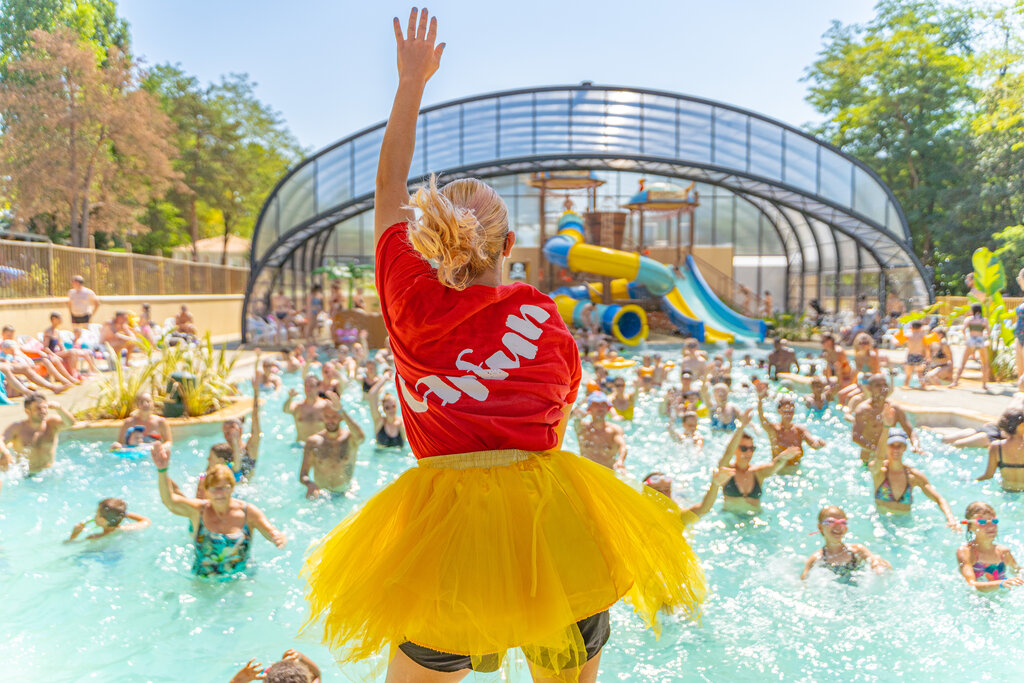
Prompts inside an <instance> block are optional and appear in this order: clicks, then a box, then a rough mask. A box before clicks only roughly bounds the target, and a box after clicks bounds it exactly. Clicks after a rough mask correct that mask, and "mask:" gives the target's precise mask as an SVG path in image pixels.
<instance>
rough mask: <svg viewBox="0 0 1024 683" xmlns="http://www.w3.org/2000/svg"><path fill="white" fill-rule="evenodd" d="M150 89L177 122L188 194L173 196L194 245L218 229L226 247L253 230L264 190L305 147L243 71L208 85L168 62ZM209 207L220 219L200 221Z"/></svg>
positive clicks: (181, 167) (151, 81) (154, 76)
mask: <svg viewBox="0 0 1024 683" xmlns="http://www.w3.org/2000/svg"><path fill="white" fill-rule="evenodd" d="M146 87H147V89H148V90H149V91H150V92H153V93H154V94H156V95H158V96H159V98H160V102H161V106H162V108H163V110H164V111H165V112H166V113H167V114H168V116H170V118H171V120H172V121H174V123H175V124H176V127H177V135H176V136H175V145H176V146H177V148H178V150H179V156H178V160H177V162H176V168H177V170H178V171H179V172H180V173H181V174H182V176H183V180H184V184H185V186H187V188H188V192H187V193H184V194H178V195H176V196H175V197H173V198H172V201H174V202H175V203H178V204H179V205H180V206H181V209H182V214H183V215H184V216H185V217H186V220H187V223H188V225H189V232H190V235H191V239H192V242H193V245H194V244H195V242H196V241H198V240H199V238H200V236H201V233H204V232H212V231H213V229H215V228H216V229H217V230H218V232H220V233H221V234H223V235H224V244H225V249H226V246H227V241H228V238H229V236H230V235H232V234H239V235H243V236H249V235H251V234H252V230H253V223H254V221H255V219H256V216H257V215H258V213H259V209H260V207H261V206H262V203H263V201H264V199H265V198H266V195H267V194H269V192H270V190H271V189H272V188H273V186H274V183H275V182H277V179H278V178H280V177H281V175H283V174H284V172H285V171H287V169H288V168H289V166H291V164H293V163H294V162H295V161H296V160H297V159H298V158H299V156H300V155H301V153H302V150H301V149H300V148H299V145H298V143H297V142H296V141H295V138H294V137H293V136H292V134H291V133H290V132H289V131H288V129H287V127H286V126H285V124H284V123H283V121H282V120H281V117H280V115H279V114H278V113H277V112H275V111H274V110H273V109H271V108H270V107H268V106H267V105H266V104H264V103H262V102H261V101H260V100H259V99H258V98H257V97H256V95H255V84H254V83H252V82H251V81H250V80H249V78H248V76H246V75H244V74H232V75H230V76H226V77H223V78H221V80H220V82H218V83H215V84H212V85H209V86H206V87H203V86H201V85H200V84H199V82H198V81H197V80H196V79H195V78H194V77H192V76H190V75H188V74H186V73H185V72H184V71H182V70H181V68H180V67H178V66H172V65H163V66H158V67H156V68H155V69H153V71H152V72H151V74H150V76H149V78H148V79H147V83H146ZM204 207H208V208H210V209H214V210H215V211H216V213H217V215H219V217H220V221H219V225H217V226H211V225H207V226H202V225H201V223H202V221H201V218H200V217H201V215H202V213H203V208H204ZM226 260H227V252H226V250H225V252H224V253H223V255H222V261H223V262H226Z"/></svg>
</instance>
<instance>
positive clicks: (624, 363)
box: [597, 358, 636, 370]
mask: <svg viewBox="0 0 1024 683" xmlns="http://www.w3.org/2000/svg"><path fill="white" fill-rule="evenodd" d="M597 364H598V365H600V366H603V367H606V368H608V369H609V370H615V369H616V368H631V367H633V366H634V365H636V361H635V360H629V359H628V358H611V359H606V360H599V361H597Z"/></svg>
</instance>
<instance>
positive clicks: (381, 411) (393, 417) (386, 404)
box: [366, 370, 405, 448]
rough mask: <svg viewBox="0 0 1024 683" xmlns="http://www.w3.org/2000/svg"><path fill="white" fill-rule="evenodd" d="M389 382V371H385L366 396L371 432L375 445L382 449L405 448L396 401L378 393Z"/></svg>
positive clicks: (403, 429)
mask: <svg viewBox="0 0 1024 683" xmlns="http://www.w3.org/2000/svg"><path fill="white" fill-rule="evenodd" d="M389 381H391V371H390V370H385V371H384V374H383V375H381V376H380V377H378V378H377V381H376V382H374V383H373V386H372V387H371V388H370V391H369V392H367V394H366V400H367V401H368V402H369V404H370V415H371V416H372V417H373V432H374V434H376V438H377V445H378V446H381V447H383V448H403V447H405V425H404V424H403V423H402V418H401V417H399V415H398V400H397V399H395V397H394V396H392V395H391V394H384V396H383V398H381V396H380V392H381V391H383V389H384V385H385V384H387V383H388V382H389Z"/></svg>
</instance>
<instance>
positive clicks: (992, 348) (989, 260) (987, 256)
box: [900, 247, 1015, 380]
mask: <svg viewBox="0 0 1024 683" xmlns="http://www.w3.org/2000/svg"><path fill="white" fill-rule="evenodd" d="M971 263H972V265H973V266H974V286H975V287H976V288H977V289H978V291H980V292H981V293H982V294H984V295H985V299H984V300H983V301H979V300H978V299H977V298H976V297H974V296H973V295H970V294H969V295H968V299H969V301H968V303H966V304H964V305H963V306H958V307H957V308H955V309H953V310H952V311H950V313H949V314H948V315H947V316H946V326H947V327H949V326H952V325H954V324H956V322H957V321H958V320H959V319H961V318H963V317H965V316H966V315H968V314H969V313H970V311H971V306H973V305H974V304H980V305H981V314H982V315H983V316H984V317H985V319H986V320H987V321H988V325H989V328H990V329H991V330H992V331H993V332H994V333H995V334H993V335H990V336H989V338H988V354H989V358H990V359H992V361H993V362H992V364H991V368H992V372H993V373H994V374H996V377H995V378H994V379H1000V380H1003V379H1012V378H1013V373H1012V371H1011V372H1010V374H1009V375H1005V376H1004V375H1003V373H1002V372H1000V371H998V369H997V368H1002V367H1003V365H1002V364H1000V365H998V366H997V364H996V363H995V360H996V358H997V357H999V355H1000V351H1001V350H1003V349H1006V348H1010V347H1012V346H1013V326H1012V321H1013V320H1014V319H1015V315H1014V313H1013V311H1012V310H1011V311H1008V310H1007V309H1006V302H1005V301H1004V300H1003V290H1004V289H1005V288H1006V271H1005V270H1004V269H1003V264H1002V263H1000V262H999V259H998V258H997V257H996V255H995V254H994V253H992V251H991V250H989V249H987V248H985V247H981V248H979V249H975V251H974V254H973V255H972V257H971ZM940 306H941V304H933V305H931V306H928V307H926V308H925V309H924V310H922V311H917V312H914V313H908V314H907V315H905V316H903V317H901V318H900V322H901V323H908V322H911V321H913V320H919V319H921V318H924V317H926V316H928V315H932V314H933V313H935V311H936V310H938V308H939V307H940ZM989 379H993V378H989Z"/></svg>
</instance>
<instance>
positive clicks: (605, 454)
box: [573, 391, 626, 469]
mask: <svg viewBox="0 0 1024 683" xmlns="http://www.w3.org/2000/svg"><path fill="white" fill-rule="evenodd" d="M611 407H612V405H611V401H609V400H608V396H607V395H606V394H605V393H604V392H601V391H595V392H593V393H592V394H590V396H588V397H587V411H586V412H587V414H589V415H590V421H589V422H584V421H583V416H582V415H581V414H580V412H581V411H579V410H577V411H576V413H575V421H574V423H573V425H574V426H575V428H576V437H577V438H578V439H579V442H580V455H582V456H583V457H585V458H588V459H590V460H593V461H594V462H596V463H597V464H599V465H604V466H605V467H608V468H611V469H623V468H624V467H625V465H626V435H625V433H624V432H623V431H622V427H620V426H618V425H615V424H612V423H611V422H608V421H607V417H608V411H609V410H611Z"/></svg>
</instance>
